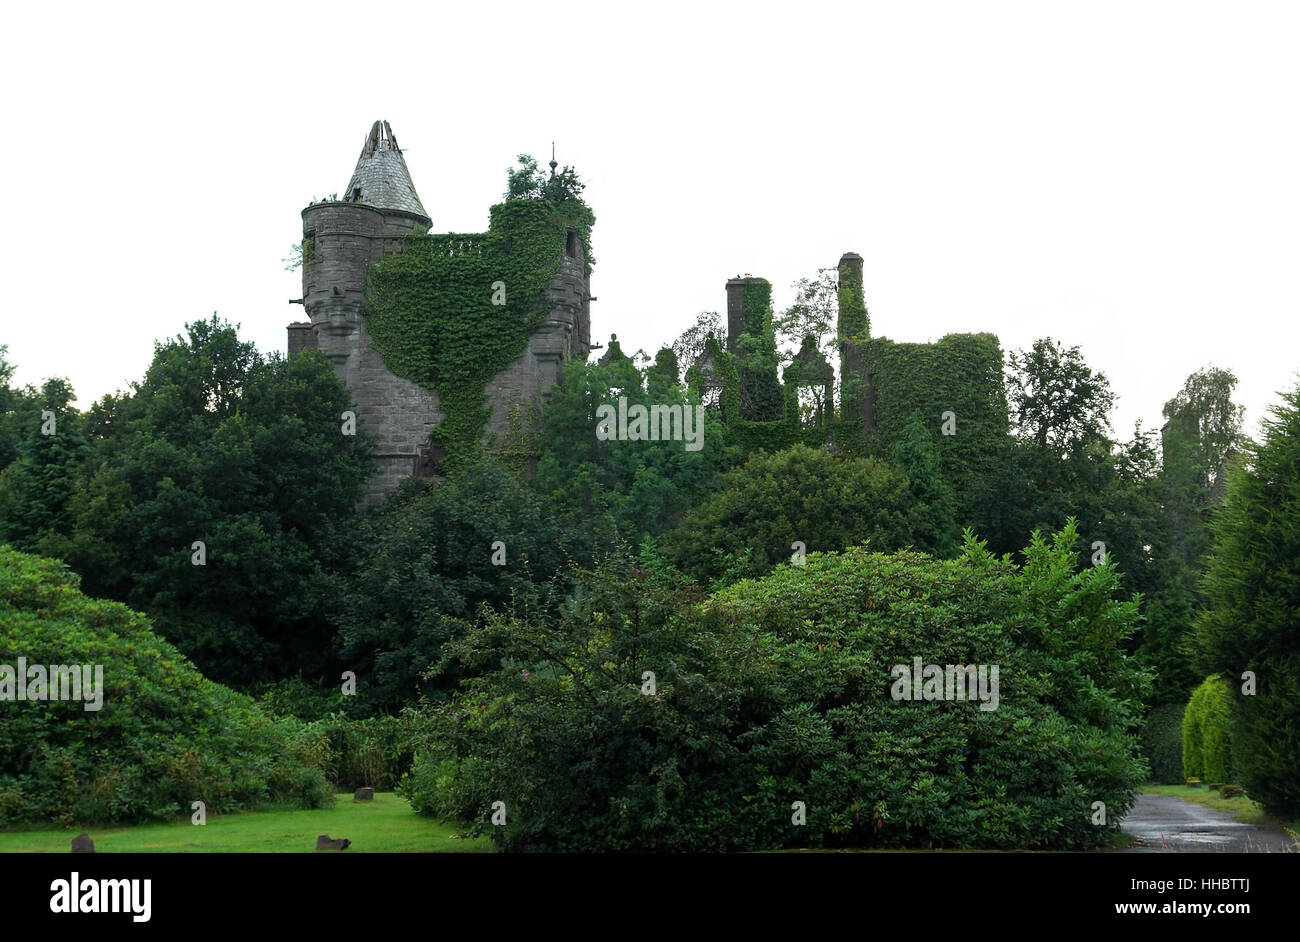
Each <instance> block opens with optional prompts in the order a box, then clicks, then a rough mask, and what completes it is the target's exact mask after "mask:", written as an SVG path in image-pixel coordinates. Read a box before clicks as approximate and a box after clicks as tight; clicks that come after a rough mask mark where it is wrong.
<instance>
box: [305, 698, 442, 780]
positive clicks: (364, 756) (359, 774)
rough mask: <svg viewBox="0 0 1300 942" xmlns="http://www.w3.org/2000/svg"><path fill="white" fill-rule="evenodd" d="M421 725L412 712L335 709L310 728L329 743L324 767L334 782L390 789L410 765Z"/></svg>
mask: <svg viewBox="0 0 1300 942" xmlns="http://www.w3.org/2000/svg"><path fill="white" fill-rule="evenodd" d="M421 725H422V724H421V720H420V717H419V716H418V715H416V714H413V713H403V714H401V715H400V716H386V715H380V716H372V717H367V718H365V719H352V718H350V717H348V716H345V715H344V714H342V713H335V714H333V715H331V716H328V717H326V718H324V719H320V720H317V721H316V722H314V723H312V724H310V728H311V730H312V732H314V733H317V734H319V735H320V736H322V737H323V738H324V740H325V742H326V744H327V746H328V757H327V758H326V759H325V760H324V761H323V762H322V768H323V769H324V770H325V774H326V777H327V778H328V779H329V780H330V782H331V783H332V784H333V785H335V786H336V787H337V788H339V789H343V790H347V791H351V790H352V789H355V788H359V787H361V786H363V785H368V786H370V787H371V788H374V789H376V790H378V791H390V790H392V789H393V788H394V787H395V786H396V785H397V783H398V781H400V780H401V778H402V776H403V775H404V774H406V772H407V771H408V770H409V769H410V767H411V760H412V757H413V755H414V752H415V747H416V742H417V739H416V737H417V736H418V732H419V729H420V728H421Z"/></svg>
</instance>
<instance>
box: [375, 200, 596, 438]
mask: <svg viewBox="0 0 1300 942" xmlns="http://www.w3.org/2000/svg"><path fill="white" fill-rule="evenodd" d="M594 221H595V217H594V216H593V215H592V213H591V211H590V210H589V209H588V208H587V207H586V206H585V205H584V204H583V203H582V202H581V201H580V200H577V199H570V200H566V201H565V202H563V203H561V204H559V205H557V204H555V203H553V202H551V201H550V200H546V199H515V200H507V201H506V202H504V203H500V204H498V205H496V206H493V207H492V210H491V221H490V223H489V228H488V231H487V232H486V233H473V234H462V233H441V234H437V235H429V234H419V233H417V234H414V235H411V236H408V237H407V238H406V239H404V240H403V245H402V250H401V251H400V252H399V253H393V254H390V255H387V256H385V257H384V258H383V260H381V261H380V262H379V264H377V265H376V266H374V267H373V268H372V269H371V271H370V275H369V280H368V283H367V289H366V304H365V307H364V313H365V316H366V326H367V328H368V330H369V332H370V337H371V342H372V344H373V346H374V348H375V349H376V350H377V351H378V352H379V355H380V356H381V357H383V360H384V362H385V364H387V366H388V368H389V369H390V370H392V372H393V373H394V374H396V375H397V376H401V377H403V378H404V379H408V380H410V381H411V382H414V383H419V384H420V385H421V386H424V387H426V388H427V389H431V390H433V391H435V392H436V393H437V394H438V401H439V404H440V406H441V407H442V410H443V412H444V413H445V416H446V417H445V418H444V419H443V420H442V422H441V423H440V424H439V425H438V427H437V428H436V429H435V430H434V432H433V435H432V438H433V440H434V441H435V442H437V444H439V445H440V446H441V447H442V448H443V450H444V452H445V453H446V455H447V459H448V461H451V462H455V461H459V460H461V459H463V458H465V457H468V456H470V455H472V454H474V453H475V452H477V451H479V450H480V449H481V447H482V437H483V428H484V426H485V425H486V423H487V420H488V418H489V414H490V413H489V409H488V408H487V407H486V404H485V402H484V393H485V387H486V386H487V383H488V381H489V380H490V379H491V378H492V377H493V376H495V375H496V374H497V373H499V372H501V370H503V369H505V368H506V367H507V366H509V365H510V363H511V362H512V361H513V360H514V359H515V358H516V357H517V356H519V354H520V353H522V352H523V351H524V349H525V348H526V347H527V345H528V340H529V338H530V337H531V336H532V334H533V332H534V331H535V330H536V329H537V328H538V327H540V326H541V324H542V322H543V320H544V319H545V318H546V315H547V312H548V311H549V309H550V300H549V294H548V290H547V289H548V288H549V287H550V285H551V282H552V281H553V280H554V278H555V276H556V274H557V273H558V272H559V269H560V263H561V260H562V259H563V257H564V247H565V238H566V231H567V229H568V228H569V227H573V228H576V229H577V230H578V232H579V235H580V237H581V238H582V240H583V243H584V247H585V246H586V245H589V240H590V233H591V226H592V224H593V223H594ZM586 254H587V258H588V260H590V252H589V251H588V252H587V253H586ZM502 286H504V304H502V303H500V302H501V300H502V294H503V292H502V290H501V288H502Z"/></svg>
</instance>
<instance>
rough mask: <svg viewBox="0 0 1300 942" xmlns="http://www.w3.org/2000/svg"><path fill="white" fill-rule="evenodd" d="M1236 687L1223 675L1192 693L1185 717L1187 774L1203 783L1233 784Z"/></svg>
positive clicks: (1184, 764) (1185, 769) (1184, 756)
mask: <svg viewBox="0 0 1300 942" xmlns="http://www.w3.org/2000/svg"><path fill="white" fill-rule="evenodd" d="M1231 726H1232V687H1231V686H1230V685H1229V684H1228V682H1227V681H1226V680H1224V679H1223V678H1222V677H1219V676H1211V677H1207V678H1205V680H1204V682H1202V684H1201V685H1200V686H1199V687H1197V688H1196V689H1195V690H1193V691H1192V698H1191V699H1190V700H1188V701H1187V711H1186V712H1185V713H1184V714H1183V775H1185V776H1186V777H1187V778H1199V779H1200V780H1201V781H1203V782H1220V783H1223V782H1230V781H1232V779H1233V769H1234V766H1233V762H1232V732H1231Z"/></svg>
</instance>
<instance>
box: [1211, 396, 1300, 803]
mask: <svg viewBox="0 0 1300 942" xmlns="http://www.w3.org/2000/svg"><path fill="white" fill-rule="evenodd" d="M1263 427H1264V436H1263V439H1262V441H1260V442H1258V443H1251V444H1250V445H1248V446H1247V447H1246V450H1245V455H1244V457H1245V461H1244V462H1243V463H1241V464H1240V465H1238V467H1236V468H1235V469H1234V470H1233V471H1230V472H1229V473H1228V479H1227V496H1226V498H1225V499H1224V502H1223V506H1222V507H1221V508H1220V510H1219V514H1218V516H1217V518H1216V519H1215V520H1214V521H1213V523H1212V524H1211V530H1212V532H1213V536H1214V545H1213V549H1212V551H1211V553H1210V557H1209V563H1208V568H1207V572H1206V577H1205V592H1206V595H1207V597H1208V600H1209V603H1210V604H1209V606H1208V607H1207V608H1205V609H1203V610H1202V612H1201V614H1200V617H1199V618H1198V620H1197V623H1196V629H1195V642H1196V646H1197V650H1198V652H1199V655H1200V662H1201V666H1202V667H1203V668H1204V669H1206V670H1210V671H1214V672H1221V673H1223V674H1224V675H1225V676H1226V677H1228V678H1231V686H1232V697H1233V701H1232V702H1233V707H1234V709H1233V715H1234V718H1235V722H1234V724H1233V730H1232V750H1233V759H1234V762H1235V763H1236V765H1237V768H1238V771H1239V773H1240V775H1239V779H1240V782H1241V784H1242V785H1244V786H1245V788H1246V791H1247V792H1249V794H1250V796H1251V797H1252V798H1254V799H1255V800H1256V801H1258V802H1260V803H1261V804H1262V805H1263V806H1264V807H1265V808H1266V809H1268V810H1270V811H1273V812H1275V813H1277V814H1281V815H1286V816H1288V817H1296V816H1300V779H1298V778H1297V776H1296V770H1297V769H1300V724H1297V722H1296V717H1297V716H1300V605H1298V604H1297V599H1300V387H1298V388H1296V389H1292V390H1290V391H1288V392H1286V393H1284V394H1283V396H1282V402H1281V403H1279V404H1278V405H1277V406H1275V407H1274V409H1273V412H1272V415H1270V416H1269V417H1268V418H1266V419H1265V420H1264V422H1263ZM1248 674H1249V675H1250V676H1249V678H1248V676H1247V675H1248ZM1250 678H1253V681H1252V680H1251V679H1250Z"/></svg>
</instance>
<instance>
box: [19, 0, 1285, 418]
mask: <svg viewBox="0 0 1300 942" xmlns="http://www.w3.org/2000/svg"><path fill="white" fill-rule="evenodd" d="M4 19H5V24H4V33H5V36H4V40H5V41H4V52H3V57H2V58H0V88H3V90H4V91H3V98H2V99H0V129H2V130H0V135H3V139H0V173H2V174H3V176H2V179H3V181H4V184H5V186H4V204H3V205H4V209H5V217H6V218H5V222H4V225H3V226H2V227H0V258H2V259H3V260H4V261H3V264H4V270H3V275H4V278H3V283H4V289H5V294H6V296H7V297H6V311H5V314H4V315H3V318H2V319H0V343H8V344H9V356H10V359H11V360H12V361H15V362H17V363H18V367H19V369H18V374H17V379H18V381H19V382H20V383H28V382H31V383H38V382H40V381H41V380H42V379H44V378H45V377H47V376H50V375H64V376H67V377H69V378H70V379H71V380H72V382H73V384H74V386H75V387H76V389H77V391H78V393H79V396H80V398H79V402H80V404H81V405H83V406H84V405H88V404H89V403H90V402H91V401H92V400H94V399H95V398H98V397H99V396H100V395H102V394H104V393H106V392H110V391H112V390H114V389H117V388H125V386H126V384H127V383H128V382H129V381H130V380H132V379H137V378H139V377H140V376H141V375H142V374H143V372H144V370H145V368H146V367H147V365H148V362H149V359H150V357H151V355H152V349H153V342H154V340H155V339H161V338H164V337H168V336H171V335H174V334H176V333H178V332H180V331H181V330H182V327H183V325H184V323H185V322H186V321H191V320H195V319H198V318H202V317H206V316H208V315H210V314H211V313H212V312H213V311H217V312H219V313H220V314H221V315H222V316H223V317H225V318H227V319H229V320H232V321H235V322H238V323H240V324H242V334H243V336H244V337H246V338H248V339H251V340H253V341H255V342H256V343H257V345H258V347H259V348H261V349H263V350H271V349H280V350H283V349H284V345H285V325H286V324H288V323H289V322H290V321H291V320H298V319H300V318H301V315H302V308H300V307H296V306H295V307H290V306H289V305H288V304H287V301H288V299H289V298H295V297H299V296H300V295H301V284H300V280H299V276H298V275H297V274H296V273H295V274H290V273H286V272H285V271H284V270H283V265H282V262H281V260H282V259H283V258H284V257H285V256H286V255H287V254H288V250H289V246H290V245H291V244H292V243H294V242H296V241H298V240H299V239H300V237H301V221H300V217H299V213H300V211H301V209H302V208H303V206H305V205H306V204H307V202H308V201H309V200H311V199H312V198H313V197H323V196H325V195H327V194H329V193H332V192H339V191H342V190H343V189H344V187H345V186H346V184H347V181H348V177H349V176H350V175H351V172H352V168H353V166H354V164H355V162H356V159H357V155H358V153H359V152H360V150H361V146H362V144H363V143H364V140H365V137H366V134H367V132H368V131H369V128H370V125H371V122H372V121H374V120H375V119H376V118H386V119H388V121H389V122H390V123H391V124H392V126H393V130H394V132H395V133H396V135H397V139H398V141H399V142H400V144H401V146H402V148H403V150H404V152H405V155H406V159H407V163H408V165H409V167H410V170H411V174H412V177H413V178H414V180H415V184H416V188H417V189H418V191H419V193H420V197H421V199H422V200H423V202H424V205H425V207H426V209H427V210H428V211H429V212H430V214H431V215H432V216H433V220H434V230H435V231H446V230H456V231H471V232H472V231H481V230H483V229H485V228H486V227H487V212H488V206H489V205H491V204H492V203H493V202H495V201H497V200H498V199H499V198H500V196H501V193H502V191H503V190H504V179H505V172H504V171H505V168H506V167H507V165H509V164H511V163H512V162H513V159H514V156H515V155H516V154H517V153H519V152H520V151H529V152H532V153H534V154H536V155H537V156H538V157H539V158H540V159H541V160H542V161H543V162H545V161H546V160H547V159H549V157H550V152H549V148H550V143H551V141H552V140H554V141H556V142H557V151H558V153H557V156H558V158H559V160H560V162H561V163H571V164H573V165H574V166H575V167H576V168H577V169H578V171H579V173H580V174H581V175H582V176H583V177H584V179H585V180H587V181H588V189H587V194H586V195H587V197H588V199H589V202H590V203H591V205H592V207H593V208H594V210H595V212H596V214H597V217H598V219H597V224H596V229H595V233H594V247H595V252H596V256H597V263H598V264H597V267H596V271H595V273H594V275H593V282H592V292H593V293H594V294H596V295H597V296H598V300H597V301H596V302H595V303H594V304H593V305H592V308H593V313H592V320H593V335H594V336H593V339H595V340H597V341H599V342H602V343H603V342H608V335H609V334H610V332H611V331H613V332H617V333H618V335H619V338H620V342H621V343H622V344H623V347H624V349H625V350H629V351H631V350H634V349H636V348H637V347H645V348H646V349H648V350H650V351H651V352H653V351H654V349H656V348H657V347H658V346H660V345H662V344H665V343H668V342H670V341H671V340H672V339H673V338H674V337H675V336H676V335H677V334H678V333H679V332H680V331H681V330H682V329H684V328H685V327H687V326H688V325H689V324H690V323H691V322H692V321H693V319H694V317H695V315H696V313H698V312H699V311H701V310H706V309H708V310H721V309H723V308H724V307H725V292H724V287H723V286H724V284H725V282H726V280H727V278H728V277H730V276H732V275H736V274H742V273H750V274H754V275H761V276H763V277H766V278H768V279H769V280H771V281H772V283H773V285H774V288H775V298H774V300H775V302H776V304H777V306H778V307H779V306H784V305H785V304H788V303H789V301H790V298H791V291H790V284H791V282H793V281H794V280H795V279H796V278H798V277H800V276H805V275H812V274H813V273H814V272H815V270H816V269H817V268H819V267H825V266H832V265H834V264H835V263H836V261H837V260H838V259H839V256H840V255H841V253H843V252H845V251H856V252H858V253H859V254H861V255H863V256H864V257H865V259H866V263H865V268H866V295H867V303H868V307H869V308H870V311H871V316H872V330H873V333H874V334H876V335H878V336H887V337H891V338H893V339H896V340H926V339H938V338H939V337H940V336H942V335H943V334H945V333H949V332H953V331H981V330H987V331H991V332H993V333H996V334H998V335H999V337H1000V338H1001V340H1002V344H1003V348H1004V349H1009V348H1018V347H1025V346H1028V345H1029V343H1031V342H1032V340H1033V339H1034V338H1035V337H1038V336H1042V335H1045V334H1050V335H1052V336H1054V337H1056V338H1058V339H1060V340H1062V341H1064V342H1066V343H1067V344H1069V345H1073V344H1079V345H1080V346H1082V348H1083V352H1084V355H1085V357H1086V358H1087V360H1088V362H1089V364H1090V365H1092V366H1093V367H1094V368H1095V369H1100V370H1102V371H1104V372H1105V373H1107V375H1108V376H1109V377H1110V379H1111V381H1112V385H1113V386H1114V388H1115V390H1116V391H1117V393H1118V394H1119V396H1120V402H1119V407H1118V409H1117V411H1116V416H1115V418H1116V422H1115V425H1116V431H1117V432H1118V433H1120V434H1121V435H1122V436H1123V437H1127V433H1128V432H1129V431H1130V430H1131V428H1132V424H1133V421H1134V420H1135V419H1138V418H1142V419H1143V420H1144V421H1145V422H1146V424H1147V425H1148V426H1155V427H1159V425H1160V424H1161V421H1162V420H1161V417H1160V408H1161V405H1162V404H1163V403H1164V402H1165V400H1167V399H1168V398H1170V397H1171V396H1172V395H1173V394H1174V392H1176V391H1177V390H1178V389H1179V388H1180V387H1181V385H1182V382H1183V380H1184V378H1185V377H1186V376H1187V374H1189V373H1190V372H1192V371H1193V370H1195V369H1197V368H1199V367H1201V366H1204V365H1206V364H1210V363H1213V364H1215V365H1218V366H1222V367H1227V368H1230V369H1232V370H1233V371H1234V372H1235V373H1236V374H1237V376H1238V377H1239V378H1240V381H1241V382H1240V385H1239V386H1238V400H1239V401H1241V402H1244V403H1245V404H1246V406H1247V408H1248V414H1247V416H1248V429H1251V430H1253V428H1254V424H1255V421H1256V420H1257V419H1258V418H1259V416H1260V415H1261V413H1262V411H1263V410H1264V409H1265V408H1266V407H1267V406H1268V405H1269V404H1270V403H1272V402H1274V401H1275V395H1274V394H1275V392H1276V391H1277V390H1279V389H1282V388H1289V387H1291V386H1293V385H1294V383H1295V381H1296V371H1297V369H1300V343H1297V341H1298V340H1300V317H1297V313H1298V311H1300V279H1297V277H1296V274H1297V259H1298V258H1300V226H1298V224H1297V220H1300V122H1298V121H1297V108H1296V104H1297V102H1296V99H1297V92H1298V91H1300V53H1298V52H1297V50H1298V49H1300V5H1296V4H1285V3H1277V4H1269V3H1241V2H1238V3H1231V4H1229V3H1219V4H1204V3H1189V2H1179V3H1134V2H1125V3H1107V2H1089V3H1078V4H1068V5H1067V4H1056V3H1051V4H1049V3H1043V2H1034V3H989V2H981V3H978V4H976V3H891V4H876V3H864V2H841V3H836V4H829V5H820V4H817V3H812V2H801V3H798V4H791V3H789V2H781V3H765V2H758V0H755V2H748V3H740V4H727V5H723V4H707V3H700V2H697V3H690V4H682V5H675V4H670V3H657V4H653V5H648V4H638V5H636V6H635V7H634V6H631V5H627V4H616V3H608V2H605V3H598V4H591V5H588V4H585V3H575V2H554V3H531V4H517V5H499V4H480V3H474V4H469V3H465V4H459V5H457V6H455V7H452V6H450V5H446V4H428V3H420V4H410V5H405V4H390V3H383V4H378V3H372V4H360V3H353V4H331V3H324V2H314V3H306V4H294V5H289V4H279V3H276V4H271V3H259V4H254V5H246V6H245V5H240V4H236V3H222V4H210V5H207V7H206V9H203V10H200V9H198V8H196V7H191V6H188V5H180V4H168V5H165V6H156V7H148V6H144V5H140V4H130V3H125V4H122V3H119V4H94V5H86V6H77V5H71V4H57V5H56V4H39V5H38V4H21V5H12V6H10V7H9V8H7V9H6V12H5V15H4Z"/></svg>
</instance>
